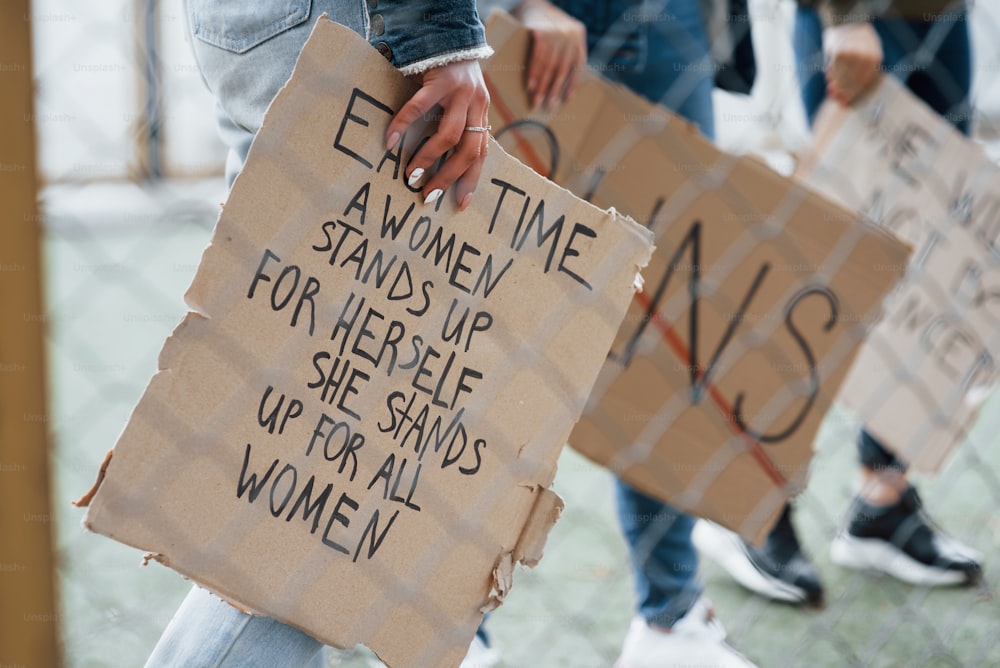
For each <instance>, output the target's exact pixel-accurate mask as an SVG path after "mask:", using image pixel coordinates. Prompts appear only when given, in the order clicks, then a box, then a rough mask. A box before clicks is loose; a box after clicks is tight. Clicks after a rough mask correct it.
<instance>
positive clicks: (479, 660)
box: [459, 636, 500, 668]
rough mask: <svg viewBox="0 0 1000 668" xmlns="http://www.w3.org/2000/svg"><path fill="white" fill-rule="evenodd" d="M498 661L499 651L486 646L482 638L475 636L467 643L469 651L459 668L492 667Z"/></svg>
mask: <svg viewBox="0 0 1000 668" xmlns="http://www.w3.org/2000/svg"><path fill="white" fill-rule="evenodd" d="M498 663H500V652H498V651H496V650H495V649H493V648H492V647H487V646H486V643H484V642H483V640H482V638H480V637H479V636H476V637H475V638H473V639H472V644H471V645H469V651H468V653H467V654H466V655H465V658H464V659H462V665H461V666H460V667H459V668H493V666H495V665H497V664H498Z"/></svg>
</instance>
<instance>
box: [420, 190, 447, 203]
mask: <svg viewBox="0 0 1000 668" xmlns="http://www.w3.org/2000/svg"><path fill="white" fill-rule="evenodd" d="M443 192H444V191H443V190H441V189H440V188H435V189H434V190H432V191H430V193H428V195H427V197H426V198H424V204H433V203H434V202H436V201H437V198H438V197H440V196H441V193H443Z"/></svg>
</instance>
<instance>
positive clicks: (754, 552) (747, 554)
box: [691, 505, 823, 607]
mask: <svg viewBox="0 0 1000 668" xmlns="http://www.w3.org/2000/svg"><path fill="white" fill-rule="evenodd" d="M691 538H692V540H693V541H694V544H695V546H696V547H697V548H698V550H699V551H701V552H702V553H703V554H705V555H706V556H708V557H709V558H711V559H712V561H715V562H716V563H717V564H719V566H721V567H722V568H723V569H724V570H725V571H726V572H727V573H729V575H730V576H731V577H732V578H733V579H734V580H736V581H737V582H738V583H740V584H741V585H743V586H744V587H746V588H747V589H749V590H750V591H752V592H755V593H757V594H760V595H761V596H765V597H767V598H770V599H773V600H776V601H785V602H787V603H803V604H806V605H810V606H817V607H818V606H821V605H822V604H823V583H822V582H821V581H820V578H819V573H818V572H817V571H816V567H815V566H813V564H812V562H811V561H809V558H808V557H807V556H806V555H805V553H804V552H803V551H802V547H801V545H799V539H798V537H797V536H796V535H795V528H794V527H793V526H792V518H791V506H789V505H786V506H785V509H784V510H783V511H782V513H781V516H780V517H779V518H778V522H777V524H775V525H774V527H773V528H772V529H771V533H770V534H768V536H767V540H766V541H765V543H764V546H763V547H755V546H754V545H751V544H750V543H748V542H746V541H745V540H743V539H742V538H740V537H739V536H738V535H737V534H735V533H733V532H732V531H730V530H728V529H726V528H724V527H721V526H719V525H718V524H715V523H714V522H709V521H707V520H699V521H698V523H697V524H695V528H694V533H693V534H692V536H691Z"/></svg>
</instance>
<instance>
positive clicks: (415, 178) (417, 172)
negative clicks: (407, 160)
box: [406, 167, 424, 188]
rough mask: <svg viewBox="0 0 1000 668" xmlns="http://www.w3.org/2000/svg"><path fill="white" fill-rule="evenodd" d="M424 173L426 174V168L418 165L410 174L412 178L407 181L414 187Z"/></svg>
mask: <svg viewBox="0 0 1000 668" xmlns="http://www.w3.org/2000/svg"><path fill="white" fill-rule="evenodd" d="M423 175H424V168H423V167H417V168H416V169H414V170H413V172H412V173H411V174H410V178H409V179H407V180H406V182H407V183H408V184H409V186H410V187H411V188H412V187H413V186H415V185H417V181H419V180H420V177H421V176H423Z"/></svg>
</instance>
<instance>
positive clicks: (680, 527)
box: [479, 0, 752, 668]
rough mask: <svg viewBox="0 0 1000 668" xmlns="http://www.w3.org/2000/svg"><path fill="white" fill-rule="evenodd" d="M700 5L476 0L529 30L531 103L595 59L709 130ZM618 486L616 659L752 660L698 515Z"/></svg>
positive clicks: (570, 82) (554, 103)
mask: <svg viewBox="0 0 1000 668" xmlns="http://www.w3.org/2000/svg"><path fill="white" fill-rule="evenodd" d="M703 5H704V3H703V2H700V0H657V1H654V2H642V1H641V0H638V1H637V0H632V1H629V0H612V1H607V0H556V1H555V2H548V1H546V0H524V1H523V2H520V3H517V2H504V1H503V0H499V1H490V0H480V3H479V7H480V13H481V14H482V15H483V16H487V15H488V14H489V12H490V11H491V10H492V9H493V8H502V9H506V10H507V11H510V12H511V13H512V14H513V15H514V16H515V17H516V18H518V19H519V20H520V21H521V22H522V23H523V24H524V25H525V26H526V27H527V28H528V30H529V31H530V34H531V47H530V54H529V60H528V65H527V71H526V73H525V88H526V91H527V93H528V97H529V100H530V101H531V103H532V105H533V106H534V107H536V108H539V107H544V108H547V109H550V110H555V109H557V108H558V107H559V106H560V105H561V104H562V103H563V102H564V101H566V100H567V99H568V98H569V97H570V96H571V95H572V94H573V92H574V90H575V89H576V86H577V83H578V81H579V73H580V72H581V71H582V70H583V69H584V68H585V67H586V66H587V64H588V61H589V63H590V64H591V65H592V66H594V68H595V69H597V70H598V71H599V72H600V73H601V74H602V75H603V76H605V77H607V78H609V79H611V80H612V81H615V82H618V83H621V84H624V85H625V86H627V87H629V88H630V89H631V90H633V91H634V92H636V93H638V94H639V95H641V96H643V97H644V98H646V99H647V100H649V101H650V102H653V103H658V104H662V105H664V106H666V107H667V108H669V109H671V110H672V111H674V112H676V113H678V114H679V115H681V116H683V117H684V118H686V119H687V120H689V121H691V122H693V123H695V124H696V125H697V126H698V127H699V129H700V130H701V132H702V134H704V135H705V136H706V137H708V138H709V139H713V138H714V134H715V121H714V116H713V113H714V112H713V105H712V90H713V88H714V86H715V80H714V77H715V75H716V73H717V71H718V67H717V66H716V64H715V62H714V60H713V56H712V53H711V51H710V44H709V38H708V32H707V28H706V20H705V14H704V6H703ZM746 28H747V26H744V29H746ZM614 485H615V500H616V510H617V515H618V520H619V525H620V527H621V529H622V532H623V534H624V538H625V542H626V544H627V547H628V551H629V556H630V561H631V568H632V574H633V584H634V590H635V594H636V597H637V605H636V608H637V610H636V614H635V616H634V618H633V619H632V622H631V625H630V627H629V630H628V633H627V635H626V637H625V640H624V643H623V647H622V650H621V655H620V656H619V658H618V662H617V663H616V664H615V665H616V668H670V667H674V666H677V667H680V666H717V667H728V666H750V665H752V664H751V663H750V662H749V661H748V660H747V659H746V658H745V657H743V656H742V655H740V654H739V653H738V652H736V651H735V650H734V649H733V648H732V647H730V646H729V645H727V644H726V642H725V630H724V628H723V626H722V624H721V623H720V622H719V620H718V619H716V617H715V615H714V611H713V609H712V606H711V603H710V602H709V601H708V600H707V599H706V598H705V597H704V596H703V595H702V586H701V584H700V582H699V581H698V577H697V571H698V553H697V551H696V549H695V547H694V544H693V543H692V541H691V532H692V529H693V527H694V524H695V520H694V518H693V517H691V516H690V515H688V514H686V513H683V512H681V511H680V510H678V509H676V508H674V507H672V506H670V505H668V504H665V503H662V502H660V501H658V500H656V499H654V498H651V497H649V496H646V495H645V494H642V493H641V492H639V491H637V490H635V489H633V488H632V487H630V486H629V485H628V484H626V483H625V482H624V481H622V480H620V479H617V478H616V479H615V481H614ZM482 665H492V664H482Z"/></svg>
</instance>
